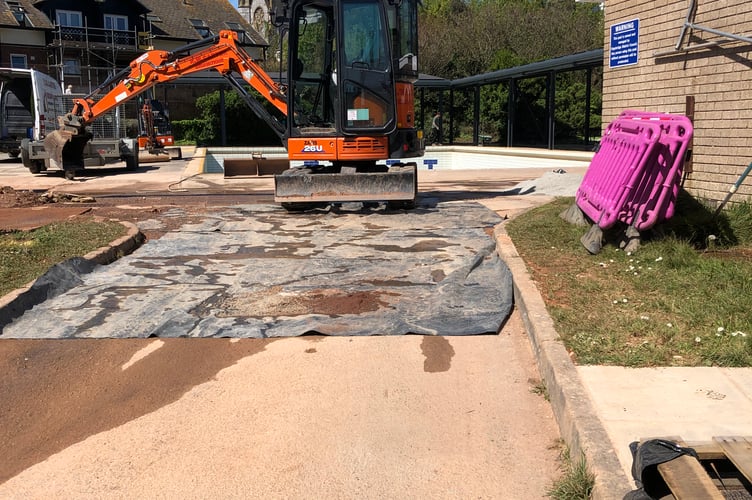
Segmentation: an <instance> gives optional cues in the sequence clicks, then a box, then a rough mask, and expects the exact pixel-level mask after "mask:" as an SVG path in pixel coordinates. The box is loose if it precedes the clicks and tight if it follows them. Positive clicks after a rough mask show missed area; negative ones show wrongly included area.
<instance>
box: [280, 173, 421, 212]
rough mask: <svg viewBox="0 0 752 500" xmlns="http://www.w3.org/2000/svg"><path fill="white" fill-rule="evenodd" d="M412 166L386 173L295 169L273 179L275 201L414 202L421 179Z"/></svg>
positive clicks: (286, 202) (287, 202)
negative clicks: (327, 171) (316, 171)
mask: <svg viewBox="0 0 752 500" xmlns="http://www.w3.org/2000/svg"><path fill="white" fill-rule="evenodd" d="M416 171H417V169H416V166H415V165H414V164H413V165H405V166H399V167H390V168H389V170H388V171H386V172H352V173H349V172H343V173H313V172H311V171H310V169H306V168H292V169H290V170H286V171H285V172H283V173H282V174H280V175H275V176H274V201H276V202H280V203H283V204H294V203H318V202H340V201H342V202H345V201H401V202H407V203H408V204H411V203H414V202H415V197H416V194H417V191H418V189H417V187H418V178H417V173H416Z"/></svg>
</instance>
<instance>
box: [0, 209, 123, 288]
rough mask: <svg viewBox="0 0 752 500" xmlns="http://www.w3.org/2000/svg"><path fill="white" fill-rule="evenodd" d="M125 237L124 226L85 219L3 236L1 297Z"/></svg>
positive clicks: (0, 249) (0, 241) (0, 247)
mask: <svg viewBox="0 0 752 500" xmlns="http://www.w3.org/2000/svg"><path fill="white" fill-rule="evenodd" d="M125 233H126V229H125V227H124V226H123V225H122V224H120V223H117V222H109V221H95V220H93V219H91V218H85V219H77V220H70V221H66V222H62V223H55V224H50V225H48V226H44V227H42V228H39V229H35V230H33V231H12V232H7V233H2V234H0V296H3V295H5V294H6V293H8V292H10V291H11V290H15V289H16V288H19V287H22V286H24V285H26V284H27V283H29V282H30V281H33V280H35V279H36V278H38V277H40V276H41V275H43V274H44V273H45V272H46V271H47V270H48V269H49V268H50V267H51V266H53V265H54V264H57V263H58V262H61V261H64V260H66V259H68V258H71V257H75V256H81V255H85V254H87V253H89V252H91V251H92V250H96V249H97V248H99V247H101V246H104V245H107V244H108V243H110V242H111V241H113V240H115V239H116V238H118V237H120V236H123V235H124V234H125Z"/></svg>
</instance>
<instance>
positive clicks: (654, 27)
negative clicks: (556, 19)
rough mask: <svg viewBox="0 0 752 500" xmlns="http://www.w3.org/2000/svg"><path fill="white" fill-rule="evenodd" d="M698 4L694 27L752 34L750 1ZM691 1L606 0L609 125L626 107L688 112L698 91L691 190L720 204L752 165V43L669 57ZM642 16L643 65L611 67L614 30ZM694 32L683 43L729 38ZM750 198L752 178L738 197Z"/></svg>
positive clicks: (688, 185) (706, 0) (606, 120)
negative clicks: (611, 35) (612, 28)
mask: <svg viewBox="0 0 752 500" xmlns="http://www.w3.org/2000/svg"><path fill="white" fill-rule="evenodd" d="M697 5H698V7H697V12H696V16H695V19H694V22H695V24H698V25H702V26H705V27H708V28H713V29H715V30H719V31H724V32H727V33H732V34H736V35H742V36H747V37H752V2H750V1H749V0H697ZM688 6H689V0H653V1H650V0H606V4H605V47H604V48H605V61H604V77H603V123H604V125H605V124H608V123H609V122H610V121H611V120H613V119H614V118H615V117H616V116H617V115H618V114H619V113H620V112H621V111H623V110H624V109H640V110H646V111H664V112H669V113H680V114H684V113H685V106H686V101H687V96H694V99H695V117H694V125H695V136H694V149H693V155H692V158H693V161H692V172H691V173H690V174H689V175H688V177H687V180H686V182H685V188H686V189H687V190H688V191H689V192H690V193H692V194H693V195H694V196H696V197H699V198H703V199H706V200H717V201H719V200H721V199H723V197H724V196H725V194H726V192H727V191H728V188H729V187H730V186H731V185H732V184H733V183H734V182H735V181H736V180H737V179H738V177H739V175H740V174H741V173H742V172H743V171H744V169H745V168H746V166H747V165H748V164H749V163H750V162H752V44H749V43H744V42H730V43H724V44H723V45H720V46H716V47H711V48H706V49H697V50H693V51H687V52H673V53H669V54H666V53H667V52H672V51H673V49H674V48H675V47H676V44H677V42H678V39H679V34H680V32H681V28H682V26H683V25H684V21H685V19H686V17H687V9H688ZM635 18H637V19H639V21H640V27H639V57H638V63H637V64H636V65H631V66H624V67H621V68H613V69H610V68H609V67H608V64H609V49H610V47H609V44H610V27H611V25H613V24H617V23H621V22H624V21H629V20H631V19H635ZM688 35H691V36H687V37H685V40H684V45H683V46H690V47H691V46H692V45H697V44H700V43H706V42H713V41H721V40H725V39H724V38H722V37H719V36H716V35H713V34H711V33H707V32H701V31H694V32H688ZM688 41H689V43H688ZM662 54H664V55H662ZM744 199H747V200H752V176H750V177H748V178H747V180H746V181H745V182H744V183H743V184H742V187H741V188H740V189H739V191H738V192H737V194H736V195H735V196H734V198H733V200H734V201H741V200H744Z"/></svg>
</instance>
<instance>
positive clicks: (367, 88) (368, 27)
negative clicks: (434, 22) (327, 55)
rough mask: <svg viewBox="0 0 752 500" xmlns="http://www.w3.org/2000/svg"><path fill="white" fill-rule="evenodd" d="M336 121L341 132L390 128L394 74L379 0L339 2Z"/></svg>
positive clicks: (392, 126) (368, 132)
mask: <svg viewBox="0 0 752 500" xmlns="http://www.w3.org/2000/svg"><path fill="white" fill-rule="evenodd" d="M338 34H339V40H340V43H339V44H338V47H337V49H338V52H339V69H340V70H339V74H338V75H337V85H338V87H339V96H340V102H341V103H342V105H341V106H340V109H339V113H340V115H339V123H340V128H341V130H342V132H343V133H344V134H345V135H357V134H360V135H386V134H389V133H391V132H393V131H394V129H395V126H396V125H395V123H396V120H395V103H394V100H395V99H394V74H393V72H392V67H391V50H390V43H389V37H388V34H389V30H388V24H387V21H386V14H385V12H384V6H383V2H382V1H381V0H342V1H341V2H340V4H339V26H338Z"/></svg>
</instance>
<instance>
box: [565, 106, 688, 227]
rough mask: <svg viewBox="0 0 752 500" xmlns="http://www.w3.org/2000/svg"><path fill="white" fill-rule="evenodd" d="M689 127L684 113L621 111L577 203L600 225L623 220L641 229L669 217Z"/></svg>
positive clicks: (596, 157)
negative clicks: (682, 114)
mask: <svg viewBox="0 0 752 500" xmlns="http://www.w3.org/2000/svg"><path fill="white" fill-rule="evenodd" d="M692 132H693V128H692V123H691V122H690V120H689V119H688V118H687V117H685V116H680V115H669V114H665V113H651V112H645V111H633V110H627V111H624V112H623V113H622V114H621V115H619V117H618V118H617V119H616V120H614V121H613V122H611V123H610V124H609V125H608V126H607V127H606V130H605V132H604V134H603V138H602V140H601V147H600V149H599V151H598V152H597V153H596V154H595V156H594V157H593V160H592V162H591V163H590V167H589V168H588V171H587V172H586V174H585V177H584V178H583V180H582V184H580V188H579V189H578V190H577V206H579V207H580V209H581V210H582V211H583V212H584V213H585V214H586V215H587V216H588V217H590V219H592V220H593V221H594V222H595V223H596V224H598V226H600V227H601V228H602V229H608V228H609V227H611V226H613V225H614V224H615V223H616V222H617V221H621V222H623V223H625V224H628V225H633V226H634V227H635V228H636V229H637V230H640V231H642V230H644V229H648V228H650V227H652V226H653V225H655V224H656V223H658V222H661V221H663V220H665V219H668V218H670V217H672V216H673V214H674V210H675V203H676V197H677V195H678V194H679V184H680V182H681V174H682V166H683V164H684V155H685V153H686V150H687V147H688V145H689V142H690V140H691V138H692Z"/></svg>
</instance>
